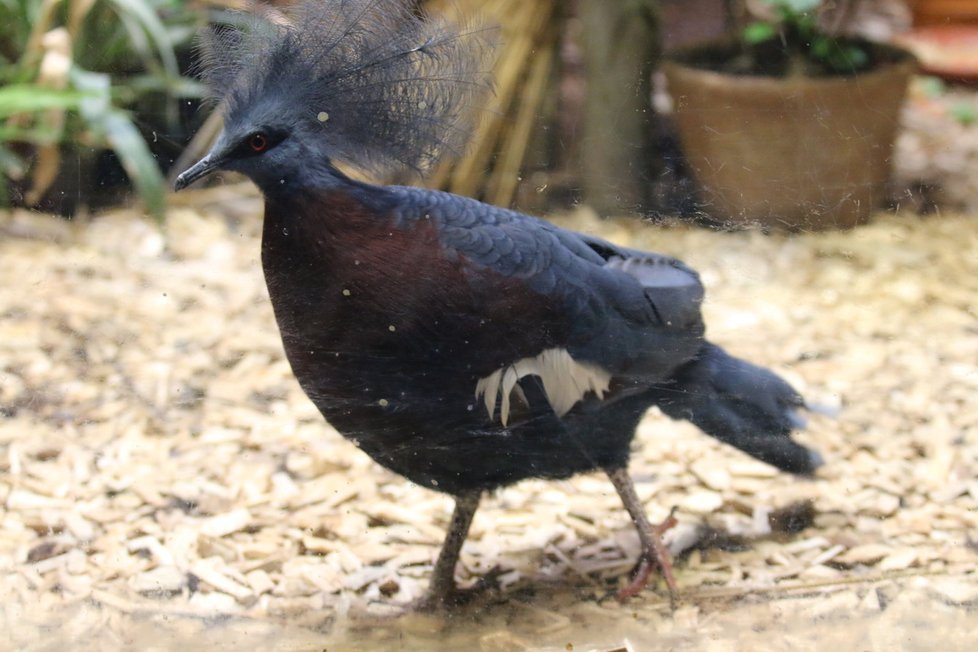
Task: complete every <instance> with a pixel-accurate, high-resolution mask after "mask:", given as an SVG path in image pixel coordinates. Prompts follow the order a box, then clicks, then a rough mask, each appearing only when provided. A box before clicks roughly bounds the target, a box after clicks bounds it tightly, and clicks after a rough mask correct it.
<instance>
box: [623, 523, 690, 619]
mask: <svg viewBox="0 0 978 652" xmlns="http://www.w3.org/2000/svg"><path fill="white" fill-rule="evenodd" d="M675 511H676V510H675V508H673V510H672V512H670V514H669V516H668V517H667V518H666V519H665V520H664V521H662V523H660V524H659V525H656V526H655V527H653V528H652V531H651V532H649V542H650V545H648V546H644V547H643V550H642V555H641V557H639V560H638V563H637V564H636V565H635V568H634V570H633V571H632V581H631V582H629V584H628V586H626V587H624V588H623V589H621V590H620V591H618V595H617V598H618V601H619V602H624V601H626V600H628V599H629V598H633V597H635V596H636V595H638V594H639V593H641V592H642V589H644V588H645V585H646V584H648V583H649V577H650V576H651V575H652V571H653V570H654V569H655V568H658V569H659V571H660V572H661V573H662V579H664V580H665V581H666V587H667V588H668V589H669V603H670V604H671V605H672V607H673V608H675V607H676V601H677V600H678V599H679V588H678V587H677V585H676V577H675V575H673V572H672V559H671V556H670V555H669V550H668V548H666V546H665V544H663V543H662V535H663V534H665V533H666V532H667V531H669V529H670V528H672V527H674V526H675V525H676V524H677V523H678V521H677V520H676V517H675V515H674V514H675Z"/></svg>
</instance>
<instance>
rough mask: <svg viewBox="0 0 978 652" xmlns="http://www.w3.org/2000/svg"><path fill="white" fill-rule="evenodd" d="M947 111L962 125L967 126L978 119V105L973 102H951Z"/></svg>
mask: <svg viewBox="0 0 978 652" xmlns="http://www.w3.org/2000/svg"><path fill="white" fill-rule="evenodd" d="M948 113H950V115H951V117H952V118H954V119H955V120H957V121H958V123H959V124H960V125H961V126H963V127H967V126H969V125H972V124H974V123H975V122H976V121H978V107H976V106H975V105H974V104H968V103H966V102H958V103H957V104H952V105H951V106H950V107H949V108H948Z"/></svg>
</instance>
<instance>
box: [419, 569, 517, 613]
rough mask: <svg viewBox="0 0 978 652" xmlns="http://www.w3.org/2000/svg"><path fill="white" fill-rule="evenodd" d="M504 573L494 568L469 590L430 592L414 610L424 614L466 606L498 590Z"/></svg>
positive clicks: (451, 589) (454, 588) (453, 589)
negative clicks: (500, 578)
mask: <svg viewBox="0 0 978 652" xmlns="http://www.w3.org/2000/svg"><path fill="white" fill-rule="evenodd" d="M504 572H505V571H504V570H503V569H502V568H500V567H499V566H493V567H492V568H491V569H490V570H489V572H488V573H486V574H485V575H483V576H482V577H480V578H479V579H478V580H477V581H476V582H475V584H473V585H472V586H470V587H469V588H466V589H460V588H458V587H457V586H452V587H451V588H449V589H447V590H444V591H429V592H428V593H427V594H425V595H424V596H423V597H421V598H420V599H418V600H417V601H415V603H414V605H413V607H414V610H415V611H420V612H423V613H433V612H437V611H447V610H451V609H456V608H458V607H462V606H465V605H467V604H469V603H471V602H472V601H473V600H475V599H476V598H478V597H481V596H484V595H486V594H487V593H490V592H492V591H496V590H498V589H499V577H500V576H501V575H502V574H503V573H504Z"/></svg>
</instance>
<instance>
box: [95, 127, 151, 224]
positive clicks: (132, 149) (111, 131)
mask: <svg viewBox="0 0 978 652" xmlns="http://www.w3.org/2000/svg"><path fill="white" fill-rule="evenodd" d="M101 127H102V129H103V130H104V133H105V138H106V140H107V141H108V142H109V146H111V147H112V151H114V152H115V153H116V156H118V157H119V161H120V162H121V163H122V167H123V169H124V170H125V171H126V174H127V175H128V176H129V179H130V180H131V181H132V183H133V185H134V186H135V187H136V190H137V191H138V192H139V196H140V197H141V198H142V200H143V202H144V203H145V204H146V210H147V211H149V213H150V214H151V215H153V217H155V218H156V219H158V220H161V219H163V214H164V211H165V209H166V190H165V189H166V182H165V181H164V179H163V174H162V173H161V172H160V168H159V166H158V165H157V164H156V159H155V158H153V155H152V153H150V151H149V147H147V146H146V141H145V140H143V136H142V134H140V133H139V130H138V129H136V127H135V126H134V125H133V124H132V122H131V121H130V119H129V116H128V115H126V113H124V112H123V111H120V110H118V109H116V110H112V111H109V112H108V113H106V114H104V115H103V116H102V120H101Z"/></svg>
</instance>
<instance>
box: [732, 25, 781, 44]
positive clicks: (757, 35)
mask: <svg viewBox="0 0 978 652" xmlns="http://www.w3.org/2000/svg"><path fill="white" fill-rule="evenodd" d="M777 33H778V30H777V28H775V26H774V25H772V24H771V23H765V22H761V21H757V22H754V23H750V24H749V25H747V26H746V27H744V31H743V32H741V37H742V38H743V39H744V41H745V42H747V43H751V44H754V43H762V42H764V41H767V40H768V39H771V38H774V36H775V34H777Z"/></svg>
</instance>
